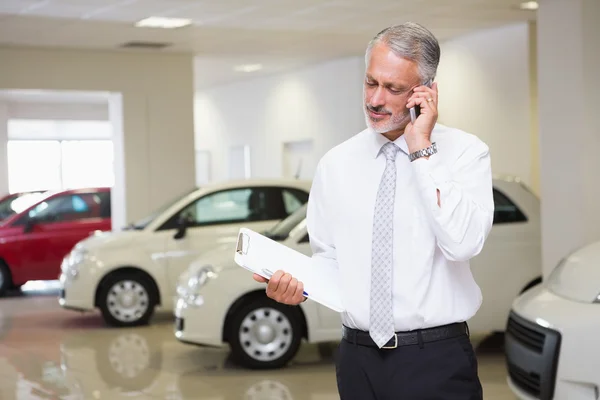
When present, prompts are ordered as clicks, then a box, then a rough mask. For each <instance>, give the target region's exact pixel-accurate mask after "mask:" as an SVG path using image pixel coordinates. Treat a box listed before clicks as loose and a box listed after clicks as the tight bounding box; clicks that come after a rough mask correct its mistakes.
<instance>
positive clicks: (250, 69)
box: [233, 64, 262, 72]
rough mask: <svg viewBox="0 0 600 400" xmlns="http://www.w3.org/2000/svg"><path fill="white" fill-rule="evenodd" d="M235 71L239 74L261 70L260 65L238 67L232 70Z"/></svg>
mask: <svg viewBox="0 0 600 400" xmlns="http://www.w3.org/2000/svg"><path fill="white" fill-rule="evenodd" d="M233 69H234V70H236V71H239V72H254V71H258V70H259V69H262V65H260V64H245V65H238V66H237V67H234V68H233Z"/></svg>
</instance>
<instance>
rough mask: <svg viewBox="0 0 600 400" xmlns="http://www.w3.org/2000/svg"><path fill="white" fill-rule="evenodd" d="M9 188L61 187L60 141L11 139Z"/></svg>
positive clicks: (15, 191)
mask: <svg viewBox="0 0 600 400" xmlns="http://www.w3.org/2000/svg"><path fill="white" fill-rule="evenodd" d="M7 156H8V190H9V191H10V192H11V193H17V192H29V191H34V190H61V189H62V182H61V165H60V162H61V161H60V158H61V157H60V142H58V141H53V140H9V141H8V145H7Z"/></svg>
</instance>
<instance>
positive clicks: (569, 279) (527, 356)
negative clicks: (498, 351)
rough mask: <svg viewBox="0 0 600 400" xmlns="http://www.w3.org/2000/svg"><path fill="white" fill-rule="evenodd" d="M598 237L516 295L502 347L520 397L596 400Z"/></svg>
mask: <svg viewBox="0 0 600 400" xmlns="http://www.w3.org/2000/svg"><path fill="white" fill-rule="evenodd" d="M598 265H600V242H595V243H592V244H589V245H587V246H584V247H582V248H580V249H578V250H576V251H574V252H573V253H572V254H570V255H569V256H568V257H565V258H564V259H563V260H562V261H561V262H560V263H559V265H558V266H557V267H556V268H555V269H554V270H553V271H552V273H551V274H550V276H549V277H548V278H547V279H546V280H545V281H544V284H543V285H539V286H537V287H535V288H533V289H531V290H528V291H527V292H525V293H523V294H522V295H521V296H519V298H517V299H516V300H515V302H514V304H513V308H512V313H511V315H510V318H509V319H508V324H507V329H506V335H505V348H506V352H505V353H506V360H507V365H508V372H509V386H510V387H511V389H512V391H513V392H514V393H515V394H516V395H517V397H518V398H519V399H524V400H532V399H536V400H537V399H543V400H545V399H568V400H595V399H598V396H599V394H598V393H599V391H600V373H599V372H598V371H599V370H600V339H599V335H598V332H599V331H600V304H599V303H600V269H599V268H598Z"/></svg>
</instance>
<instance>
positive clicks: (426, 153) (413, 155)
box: [408, 142, 437, 162]
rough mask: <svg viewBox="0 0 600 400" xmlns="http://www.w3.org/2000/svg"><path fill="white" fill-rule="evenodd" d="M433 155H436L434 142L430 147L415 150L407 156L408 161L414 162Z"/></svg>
mask: <svg viewBox="0 0 600 400" xmlns="http://www.w3.org/2000/svg"><path fill="white" fill-rule="evenodd" d="M435 153H437V145H436V144H435V142H433V143H431V146H429V147H427V148H425V149H421V150H417V151H415V152H414V153H410V154H409V155H408V159H409V160H410V161H411V162H412V161H415V160H416V159H417V158H421V157H428V156H431V155H433V154H435Z"/></svg>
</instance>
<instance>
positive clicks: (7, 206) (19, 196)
mask: <svg viewBox="0 0 600 400" xmlns="http://www.w3.org/2000/svg"><path fill="white" fill-rule="evenodd" d="M42 194H43V192H22V193H12V194H7V195H5V196H3V197H0V221H2V220H3V219H6V218H8V217H10V216H11V215H14V214H17V213H18V212H19V211H21V210H24V209H25V208H27V207H29V206H30V205H32V204H34V203H37V201H38V200H39V199H40V198H41V197H42Z"/></svg>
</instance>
